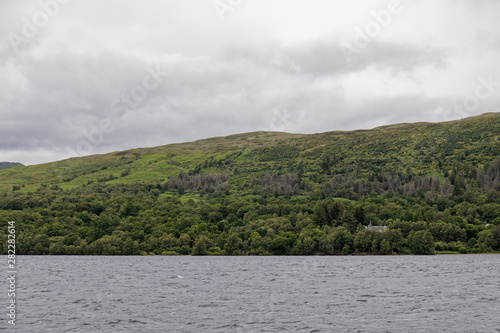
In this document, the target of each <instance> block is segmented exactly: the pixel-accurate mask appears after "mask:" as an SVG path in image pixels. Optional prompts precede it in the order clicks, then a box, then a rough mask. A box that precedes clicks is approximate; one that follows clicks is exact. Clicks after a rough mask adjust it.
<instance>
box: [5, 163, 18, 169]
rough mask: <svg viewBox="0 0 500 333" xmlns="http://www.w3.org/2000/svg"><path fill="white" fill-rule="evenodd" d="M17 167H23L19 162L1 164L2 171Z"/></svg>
mask: <svg viewBox="0 0 500 333" xmlns="http://www.w3.org/2000/svg"><path fill="white" fill-rule="evenodd" d="M16 165H22V164H21V163H17V162H0V169H6V168H10V167H13V166H16Z"/></svg>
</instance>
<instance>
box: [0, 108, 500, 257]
mask: <svg viewBox="0 0 500 333" xmlns="http://www.w3.org/2000/svg"><path fill="white" fill-rule="evenodd" d="M499 156H500V114H499V113H488V114H484V115H481V116H476V117H471V118H466V119H462V120H457V121H450V122H443V123H409V124H396V125H388V126H382V127H378V128H374V129H371V130H357V131H333V132H327V133H320V134H310V135H303V134H288V133H279V132H254V133H244V134H238V135H231V136H227V137H217V138H210V139H204V140H199V141H195V142H189V143H182V144H171V145H166V146H160V147H155V148H139V149H133V150H127V151H122V152H113V153H109V154H104V155H93V156H88V157H82V158H72V159H68V160H64V161H58V162H54V163H47V164H41V165H34V166H21V165H19V166H15V167H11V168H8V169H3V170H0V192H3V194H0V196H1V197H2V201H1V203H0V209H1V210H0V214H1V215H2V217H3V219H4V220H6V219H12V220H16V221H20V225H21V226H22V228H20V229H21V230H22V231H23V235H21V236H20V237H21V239H24V241H25V245H24V246H25V249H24V251H25V253H39V254H42V253H52V254H56V253H69V254H71V253H89V254H113V253H116V254H119V253H123V254H134V253H135V254H138V253H156V254H161V253H172V254H173V253H180V254H187V253H194V254H199V253H207V252H208V253H211V254H217V253H222V254H315V253H320V254H339V253H341V252H344V253H351V252H354V253H367V252H368V253H391V252H398V253H401V252H411V253H427V252H429V253H430V252H434V248H435V249H437V250H438V251H452V252H453V251H458V249H460V250H461V251H462V252H463V251H466V252H478V251H479V252H488V251H493V250H498V249H499V247H500V227H496V226H498V225H499V224H500V193H499V190H500V160H499ZM369 223H372V224H374V225H386V226H388V227H389V231H390V232H385V233H374V232H369V231H368V230H365V228H364V226H366V225H368V224H369ZM389 236H390V237H389ZM23 237H24V238H23ZM37 237H38V238H39V239H40V240H43V241H42V242H41V243H40V244H42V245H40V246H41V247H38V249H36V250H35V248H36V247H37V245H36V244H37V243H36V242H34V239H37ZM339 237H340V238H339ZM337 238H338V239H337ZM335 239H337V241H335ZM257 240H258V241H257ZM125 242H127V244H128V245H127V246H128V247H125ZM228 242H229V243H228ZM332 242H334V243H335V242H337V243H335V244H336V245H335V246H334V245H331V244H332ZM367 242H368V243H370V244H368V243H367ZM4 243H5V242H4ZM101 243H102V244H101ZM420 243H423V244H427V246H428V247H425V246H423V247H424V248H425V249H424V250H422V249H421V248H419V246H420V245H419V244H420ZM228 244H229V245H228ZM22 246H23V245H21V249H22ZM51 249H52V250H51ZM210 249H211V250H210ZM419 249H420V250H419ZM431 249H432V251H431ZM72 251H73V252H72Z"/></svg>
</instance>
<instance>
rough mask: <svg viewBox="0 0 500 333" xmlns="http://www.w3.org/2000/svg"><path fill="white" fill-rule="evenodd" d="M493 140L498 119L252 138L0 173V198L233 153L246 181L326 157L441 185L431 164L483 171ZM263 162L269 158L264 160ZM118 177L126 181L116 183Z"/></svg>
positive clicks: (152, 177)
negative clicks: (279, 164) (403, 171)
mask: <svg viewBox="0 0 500 333" xmlns="http://www.w3.org/2000/svg"><path fill="white" fill-rule="evenodd" d="M499 137H500V113H488V114H484V115H481V116H476V117H471V118H466V119H462V120H457V121H451V122H443V123H411V124H396V125H388V126H381V127H378V128H374V129H371V130H357V131H334V132H327V133H320V134H310V135H302V134H288V133H280V132H252V133H244V134H237V135H231V136H227V137H216V138H210V139H204V140H199V141H195V142H188V143H181V144H171V145H166V146H160V147H154V148H140V149H132V150H127V151H122V152H113V153H109V154H103V155H92V156H87V157H81V158H71V159H68V160H64V161H58V162H53V163H47V164H40V165H33V166H15V167H12V168H8V169H3V170H0V191H11V190H12V186H13V185H24V187H23V188H22V190H23V191H31V190H35V189H36V188H38V187H39V186H40V184H49V185H50V184H57V185H60V186H61V187H63V188H74V187H78V186H81V185H83V184H87V183H88V182H89V181H97V180H99V179H102V178H104V177H109V176H110V175H112V176H114V177H117V179H114V180H111V181H109V183H131V182H135V181H138V180H141V181H161V180H165V179H168V178H169V177H170V176H172V175H176V174H178V173H179V172H180V171H188V170H192V169H193V168H194V167H195V166H196V165H197V164H200V163H203V162H204V161H205V160H207V159H208V158H209V157H214V158H216V159H221V158H223V157H225V156H226V155H228V154H232V153H235V152H241V154H239V155H238V156H237V157H236V158H235V161H236V163H237V165H238V167H239V168H240V172H242V173H245V172H246V174H247V177H248V175H250V174H252V172H257V171H262V170H265V169H268V170H271V171H272V170H273V169H274V168H275V167H276V164H275V162H276V159H277V158H278V159H281V161H283V160H284V161H287V160H288V161H290V162H289V163H290V164H292V163H301V162H302V163H304V164H307V165H309V166H310V167H309V170H315V168H316V166H317V165H319V162H318V161H319V159H320V158H323V157H324V156H326V155H328V156H337V157H338V158H339V159H340V160H341V162H339V163H338V165H339V166H341V167H342V168H344V169H347V170H352V169H353V168H356V167H361V169H363V166H373V165H381V166H384V167H387V166H391V167H392V166H397V167H399V168H406V167H411V168H416V169H417V170H418V171H419V173H420V174H429V175H432V174H436V175H439V176H440V177H441V176H442V170H441V169H440V168H439V167H438V166H437V163H438V160H442V161H446V159H448V160H450V159H454V160H461V159H462V160H463V159H465V157H462V156H461V155H458V154H465V155H464V156H466V158H467V160H466V162H468V163H471V164H484V163H489V162H491V161H492V160H493V159H494V158H497V157H498V154H496V153H495V150H493V152H492V153H484V151H485V148H484V147H490V146H491V147H493V148H495V147H496V149H497V148H498V146H499V145H500V140H499ZM457 138H458V139H457ZM464 138H466V139H464ZM469 138H472V139H469ZM266 154H268V155H269V156H272V157H271V158H267V157H266V156H268V155H266ZM276 156H278V157H276ZM249 162H252V163H249ZM287 163H288V162H287ZM213 170H214V169H212V170H208V171H213ZM123 172H128V174H127V175H126V176H122V173H123ZM204 172H207V170H204Z"/></svg>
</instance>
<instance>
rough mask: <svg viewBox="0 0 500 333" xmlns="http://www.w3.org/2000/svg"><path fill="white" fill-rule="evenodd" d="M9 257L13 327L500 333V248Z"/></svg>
mask: <svg viewBox="0 0 500 333" xmlns="http://www.w3.org/2000/svg"><path fill="white" fill-rule="evenodd" d="M17 259H18V282H17V283H18V285H17V288H18V294H17V296H18V297H17V303H18V313H17V325H16V329H15V331H17V332H26V333H29V332H242V333H243V332H249V333H250V332H500V319H499V316H498V314H499V313H500V256H499V255H453V256H388V257H384V256H358V257H166V256H161V257H160V256H157V257H150V256H149V257H95V256H86V257H66V256H18V258H17ZM4 266H5V265H4ZM5 271H6V269H5ZM5 274H6V273H5ZM3 285H4V290H5V292H4V291H2V292H1V295H2V296H1V298H0V300H1V301H2V304H4V305H6V302H7V298H6V291H7V285H6V283H5V284H3ZM3 308H4V309H5V308H6V307H3ZM4 313H5V314H4V315H3V316H4V319H5V320H3V321H2V323H1V324H0V331H2V330H3V331H10V330H12V328H11V327H10V325H8V324H7V315H6V313H7V311H6V310H4ZM12 331H14V330H12Z"/></svg>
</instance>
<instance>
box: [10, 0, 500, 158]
mask: <svg viewBox="0 0 500 333" xmlns="http://www.w3.org/2000/svg"><path fill="white" fill-rule="evenodd" d="M499 18H500V1H493V0H492V1H486V0H479V1H478V0H474V1H472V0H471V1H436V0H432V1H431V0H429V1H400V2H398V1H374V0H367V1H352V0H345V1H332V0H324V1H322V0H308V1H306V0H301V1H298V0H215V1H213V0H188V1H186V0H176V1H173V0H161V1H160V0H158V1H152V0H149V1H138V0H137V1H132V0H120V1H117V0H115V1H110V0H85V1H84V0H72V1H68V0H64V1H63V0H41V1H7V0H0V161H17V162H21V163H23V164H38V163H44V162H49V161H55V160H60V159H65V158H68V157H72V156H79V155H80V156H82V155H89V154H95V153H106V152H111V151H116V150H124V149H129V148H137V147H148V146H158V145H164V144H168V143H174V142H185V141H192V140H196V139H202V138H207V137H213V136H225V135H229V134H235V133H241V132H250V131H258V130H272V131H285V132H294V133H318V132H326V131H332V130H353V129H359V128H373V127H376V126H380V125H386V124H391V123H399V122H416V121H432V122H436V121H446V120H454V119H460V118H464V117H468V116H473V115H477V114H481V113H484V112H489V111H500V106H499V102H500V66H499V64H500V20H499Z"/></svg>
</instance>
